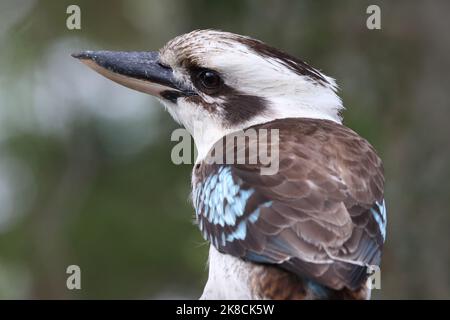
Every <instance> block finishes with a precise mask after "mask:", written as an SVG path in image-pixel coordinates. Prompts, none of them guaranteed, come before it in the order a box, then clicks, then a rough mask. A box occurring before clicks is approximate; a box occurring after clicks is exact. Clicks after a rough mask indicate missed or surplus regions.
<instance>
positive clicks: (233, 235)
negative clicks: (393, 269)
mask: <svg viewBox="0 0 450 320" xmlns="http://www.w3.org/2000/svg"><path fill="white" fill-rule="evenodd" d="M73 56H74V57H76V58H78V59H80V60H81V61H82V62H83V63H85V64H86V65H88V66H89V67H91V68H93V69H94V70H95V71H97V72H98V73H100V74H102V75H103V76H105V77H107V78H109V79H111V80H113V81H115V82H117V83H119V84H122V85H124V86H127V87H129V88H132V89H135V90H138V91H141V92H145V93H148V94H151V95H153V96H155V97H157V98H158V99H159V100H160V101H161V102H162V103H163V104H164V105H165V107H166V108H167V110H168V111H169V113H170V114H171V115H172V116H173V118H174V119H175V120H176V121H177V122H179V123H181V124H182V125H183V126H184V127H185V128H186V129H187V130H188V131H189V133H190V134H191V135H192V136H193V138H194V141H195V144H196V147H197V150H198V157H197V159H196V163H195V166H194V169H193V174H192V188H193V192H192V200H193V204H194V207H195V211H196V220H197V223H198V226H199V228H200V230H201V232H202V235H203V237H204V238H205V239H206V240H208V241H209V242H210V251H209V278H208V281H207V284H206V286H205V289H204V292H203V295H202V297H201V298H202V299H368V298H370V289H369V288H368V286H367V285H366V280H367V278H368V275H369V274H368V272H367V270H368V267H369V266H374V265H375V266H378V265H379V264H380V259H381V251H382V247H383V243H384V240H385V232H386V208H385V202H384V196H383V189H384V177H383V167H382V162H381V160H380V158H379V157H378V156H377V154H376V152H375V150H374V149H373V147H372V146H371V145H370V144H369V143H368V142H367V141H366V140H365V139H363V138H362V137H360V136H359V135H358V134H356V133H355V132H354V131H352V130H351V129H349V128H347V127H345V126H344V125H342V111H343V109H344V107H343V105H342V102H341V99H340V98H339V96H338V95H337V93H336V92H337V86H336V84H335V81H334V80H333V79H332V78H330V77H327V76H325V75H324V74H323V73H321V72H319V71H318V70H317V69H314V68H313V67H311V66H309V65H308V64H307V63H305V62H303V61H301V60H299V59H297V58H295V57H293V56H291V55H289V54H286V53H284V52H282V51H280V50H278V49H275V48H273V47H271V46H268V45H267V44H265V43H263V42H261V41H258V40H255V39H252V38H250V37H246V36H241V35H237V34H233V33H228V32H221V31H215V30H197V31H193V32H190V33H188V34H184V35H181V36H178V37H176V38H174V39H173V40H171V41H169V42H168V43H167V44H166V45H165V46H164V47H163V48H162V49H160V50H159V51H156V52H114V51H85V52H81V53H78V54H74V55H73ZM199 128H200V129H201V130H200V129H199ZM247 128H253V129H256V130H259V129H268V130H270V129H277V130H278V133H279V137H278V142H277V148H278V162H279V163H278V170H277V172H276V173H274V174H270V175H263V174H262V173H261V170H260V169H261V166H262V164H260V163H256V164H255V163H252V164H249V163H242V161H241V162H238V163H214V162H211V161H205V159H206V158H207V157H208V155H209V154H210V150H212V149H213V147H214V146H215V145H216V143H218V142H220V141H223V139H224V138H226V137H227V136H229V135H232V134H233V133H234V132H238V131H242V130H245V129H247ZM267 143H268V144H270V143H271V142H270V141H269V142H267ZM248 147H249V146H248V144H247V145H246V146H245V147H244V149H245V150H247V149H248ZM244 162H245V161H244Z"/></svg>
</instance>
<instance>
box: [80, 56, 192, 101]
mask: <svg viewBox="0 0 450 320" xmlns="http://www.w3.org/2000/svg"><path fill="white" fill-rule="evenodd" d="M72 56H73V57H74V58H77V59H80V60H81V62H83V63H84V64H86V65H87V66H89V67H90V68H92V69H94V70H95V71H97V72H98V73H100V74H101V75H103V76H105V77H106V78H108V79H110V80H112V81H114V82H117V83H119V84H121V85H123V86H125V87H128V88H131V89H134V90H138V91H141V92H145V93H148V94H151V95H154V96H157V97H162V98H165V99H168V100H171V101H176V99H177V98H178V97H180V96H185V95H192V92H191V91H190V90H188V89H187V88H183V87H182V86H181V85H180V84H179V83H177V81H176V79H175V78H174V76H173V70H172V69H171V68H170V67H166V66H164V65H162V64H161V63H160V62H159V53H158V52H125V51H84V52H80V53H76V54H72Z"/></svg>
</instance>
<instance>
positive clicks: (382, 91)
mask: <svg viewBox="0 0 450 320" xmlns="http://www.w3.org/2000/svg"><path fill="white" fill-rule="evenodd" d="M70 4H77V5H79V6H80V7H81V26H82V29H81V30H73V31H72V30H68V29H67V28H66V18H67V16H68V15H67V14H66V8H67V6H68V5H70ZM369 4H378V5H379V6H380V7H381V18H382V20H381V22H382V29H381V30H373V31H371V30H368V29H367V28H366V19H367V17H368V15H367V14H366V8H367V6H368V5H369ZM449 12H450V2H449V1H406V0H404V1H359V0H347V1H318V0H308V1H259V0H258V1H257V0H252V1H241V0H226V1H225V0H223V1H173V0H171V1H162V0H159V1H158V0H152V1H143V0H142V1H141V0H129V1H119V0H113V1H106V0H103V1H76V0H70V1H67V0H62V1H61V0H60V1H56V0H54V1H36V0H34V1H33V0H15V1H13V0H6V1H5V0H2V1H1V2H0V298H58V299H59V298H62V299H80V298H88V299H91V298H101V299H105V298H144V299H161V298H197V297H198V296H199V295H200V294H201V289H202V287H203V285H204V282H205V280H206V277H207V268H206V259H207V245H206V244H205V242H204V241H203V240H202V238H201V237H200V233H199V232H198V230H197V228H196V227H195V226H194V225H193V223H192V221H193V209H192V207H191V205H190V203H189V192H190V170H191V167H190V166H189V165H180V166H177V165H174V164H173V163H172V162H171V160H170V151H171V148H172V147H173V146H174V144H175V142H171V141H170V134H171V132H172V130H173V129H175V128H176V127H177V126H176V124H174V122H173V121H172V119H171V118H170V116H169V115H168V114H166V113H165V112H164V110H163V108H162V107H161V106H160V105H158V103H157V102H156V101H155V100H154V99H153V98H152V97H150V96H147V95H145V94H142V93H139V92H134V91H131V90H128V89H126V88H123V87H121V86H119V85H116V84H114V83H112V82H110V81H108V80H106V79H105V78H102V77H101V76H99V75H97V74H96V73H94V72H92V71H91V70H88V68H86V67H85V66H83V65H81V64H80V63H79V62H78V61H76V60H75V59H72V58H71V57H70V53H72V52H76V51H79V50H83V49H93V50H95V49H110V50H153V49H157V48H160V47H161V46H162V45H163V44H164V43H165V42H166V41H167V40H169V39H171V38H172V37H174V36H176V35H178V34H181V33H185V32H188V31H191V30H193V29H197V28H217V29H222V30H226V31H232V32H236V33H240V34H246V35H250V36H253V37H256V38H259V39H261V40H264V41H265V42H268V43H270V44H272V45H274V46H276V47H279V48H281V49H283V50H285V51H287V52H290V53H291V54H293V55H296V56H298V57H300V58H303V59H304V60H306V61H308V62H309V63H310V64H312V65H313V66H316V67H318V68H320V69H321V70H323V71H324V73H326V74H328V75H330V76H333V77H335V78H336V79H337V81H338V83H339V84H340V87H341V96H342V97H343V100H344V104H345V106H346V107H347V111H346V112H345V114H344V115H345V124H346V125H348V126H349V127H351V128H353V129H355V130H356V131H357V132H359V133H360V134H361V135H362V136H364V137H366V138H367V139H368V140H369V141H370V142H371V143H372V144H373V145H374V146H375V147H376V149H378V150H379V153H380V155H381V156H382V158H383V159H384V163H385V170H386V180H387V185H386V199H387V205H388V219H389V221H388V234H387V243H386V248H385V251H384V257H383V264H382V289H381V290H376V291H375V292H374V297H375V298H379V299H391V298H394V299H400V298H405V299H409V298H419V299H432V298H439V299H443V298H447V299H448V298H450V169H449V160H450V125H449V120H450V103H449V100H450V90H449V89H450V88H449V83H450V72H449V71H450V59H449V57H450V38H449V36H448V33H449V32H450V20H449V19H448V14H449ZM71 264H77V265H79V266H80V267H81V274H82V277H81V278H82V281H81V283H82V289H81V290H78V291H77V290H74V291H69V290H67V288H66V277H67V274H66V268H67V266H68V265H71Z"/></svg>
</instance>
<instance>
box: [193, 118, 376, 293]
mask: <svg viewBox="0 0 450 320" xmlns="http://www.w3.org/2000/svg"><path fill="white" fill-rule="evenodd" d="M254 128H255V129H268V130H271V129H278V130H279V144H278V147H279V157H280V159H279V160H280V161H279V164H280V166H279V171H278V172H277V173H276V174H275V175H261V174H260V169H261V165H248V164H237V165H233V166H232V171H231V172H232V175H233V178H234V179H235V180H237V181H240V182H241V183H242V186H243V188H244V187H245V188H247V189H253V190H254V191H255V192H254V193H253V195H252V196H251V197H250V198H249V199H248V201H247V205H246V208H245V213H244V216H243V217H245V216H246V214H249V213H251V212H254V210H255V208H258V205H260V204H262V203H265V202H267V201H271V205H270V206H268V207H263V208H260V215H259V218H258V220H257V221H256V222H255V223H254V224H251V223H247V228H248V230H247V231H248V232H247V236H246V238H245V239H244V240H236V241H233V243H226V244H225V245H221V244H217V247H218V249H219V250H221V251H224V252H227V253H229V254H233V255H236V256H240V257H243V258H247V259H249V260H255V257H257V259H256V260H258V259H260V261H261V262H269V263H277V264H279V265H280V266H282V267H283V268H285V269H287V270H289V271H291V272H294V273H296V274H298V275H301V276H306V277H308V278H311V279H313V280H316V281H317V282H319V283H321V284H323V285H326V286H328V287H330V288H332V289H342V288H349V289H352V290H356V289H357V288H359V287H360V286H361V284H362V283H363V282H364V280H365V279H366V273H365V270H366V269H365V266H366V265H372V264H379V263H380V256H381V249H382V245H383V242H384V241H383V237H382V235H381V232H380V228H379V225H378V224H377V222H376V221H375V218H374V217H373V215H372V213H371V208H372V207H373V206H374V204H375V203H376V202H377V201H378V202H381V201H382V200H383V187H384V177H383V167H382V163H381V160H380V159H379V157H378V156H377V154H376V152H375V151H374V149H373V148H372V146H371V145H370V144H369V143H368V142H367V141H366V140H364V139H363V138H361V137H360V136H358V135H357V134H356V133H355V132H353V131H352V130H350V129H348V128H346V127H344V126H342V125H339V124H336V123H334V122H332V121H327V120H314V119H283V120H276V121H272V122H270V123H267V124H264V125H259V126H256V127H254ZM270 145H272V146H274V142H273V141H272V142H270ZM247 147H248V145H247ZM202 166H214V165H206V164H203V165H202ZM216 166H217V165H216ZM213 244H214V242H213Z"/></svg>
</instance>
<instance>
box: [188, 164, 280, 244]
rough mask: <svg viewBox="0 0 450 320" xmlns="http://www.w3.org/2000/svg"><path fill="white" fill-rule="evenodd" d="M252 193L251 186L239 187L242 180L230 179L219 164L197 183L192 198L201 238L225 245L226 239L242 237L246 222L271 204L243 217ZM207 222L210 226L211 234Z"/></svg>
mask: <svg viewBox="0 0 450 320" xmlns="http://www.w3.org/2000/svg"><path fill="white" fill-rule="evenodd" d="M254 192H255V190H254V189H251V188H250V189H244V188H242V181H241V180H240V179H236V180H235V179H233V176H232V173H231V168H230V167H228V166H221V167H220V168H219V169H218V170H217V172H216V173H213V174H210V175H209V176H208V177H207V178H206V179H205V180H204V181H202V182H199V183H198V184H197V185H196V186H195V188H194V193H193V199H194V206H195V209H196V210H195V212H196V218H197V221H198V223H199V227H200V230H201V231H202V235H203V237H204V238H205V239H206V240H210V241H211V242H212V243H213V245H214V246H216V247H219V245H221V246H225V245H226V242H233V241H235V240H245V238H246V236H247V223H255V222H256V221H257V220H258V218H259V214H260V208H262V207H267V206H270V205H271V204H272V202H271V201H269V202H266V203H264V204H262V205H260V206H259V207H258V208H257V209H256V210H254V211H253V212H251V213H249V214H246V215H245V216H244V213H245V207H246V204H247V201H248V199H249V198H250V197H251V196H252V195H253V194H254ZM206 224H209V225H210V226H211V227H213V229H214V230H215V232H214V234H212V232H211V228H207V227H206ZM208 229H210V230H208Z"/></svg>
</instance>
